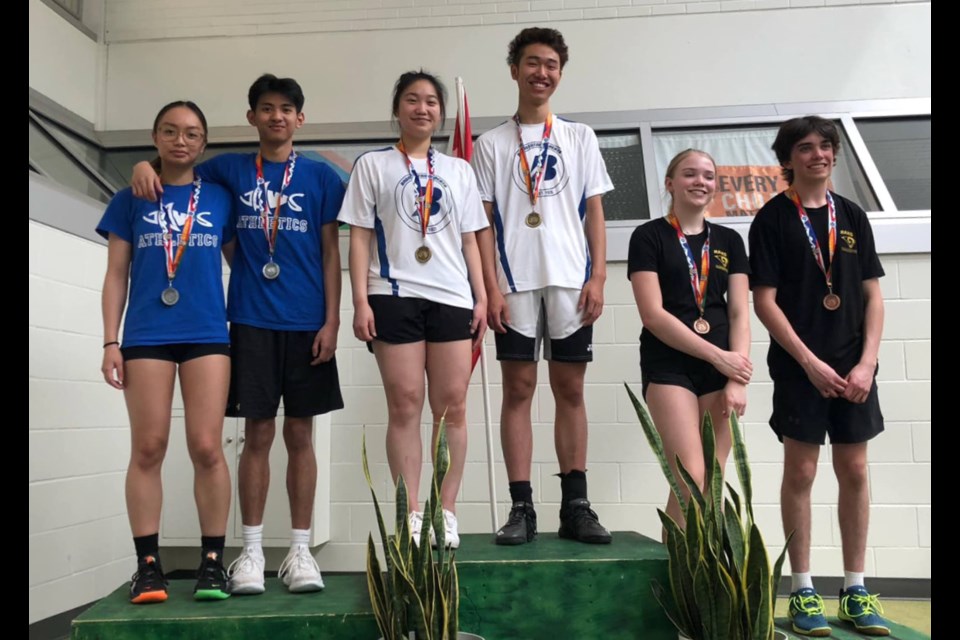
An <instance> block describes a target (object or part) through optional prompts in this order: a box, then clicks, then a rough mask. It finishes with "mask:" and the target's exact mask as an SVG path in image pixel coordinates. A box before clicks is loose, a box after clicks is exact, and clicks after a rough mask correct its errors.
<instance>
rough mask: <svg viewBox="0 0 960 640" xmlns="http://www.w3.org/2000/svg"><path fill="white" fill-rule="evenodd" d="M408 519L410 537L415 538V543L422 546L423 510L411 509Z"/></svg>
mask: <svg viewBox="0 0 960 640" xmlns="http://www.w3.org/2000/svg"><path fill="white" fill-rule="evenodd" d="M407 521H408V522H409V523H410V537H412V538H413V544H415V545H417V546H418V547H419V546H420V532H421V531H423V511H411V512H410V513H409V514H407Z"/></svg>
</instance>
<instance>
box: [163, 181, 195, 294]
mask: <svg viewBox="0 0 960 640" xmlns="http://www.w3.org/2000/svg"><path fill="white" fill-rule="evenodd" d="M159 200H160V210H159V211H158V212H157V223H158V224H159V225H160V230H161V231H162V232H163V236H162V237H163V252H164V254H165V256H166V263H167V279H168V280H169V281H170V283H171V284H173V279H174V278H175V277H176V275H177V268H178V267H179V266H180V260H182V259H183V252H184V251H185V250H186V248H187V244H189V242H190V229H192V228H193V218H194V216H195V215H196V213H197V203H198V202H199V201H200V178H199V177H198V178H196V179H194V181H193V194H192V195H191V196H190V203H189V204H188V205H187V221H186V222H185V223H184V224H183V229H182V231H181V232H180V240H179V241H178V242H177V254H176V256H174V254H173V234H172V233H170V224H169V222H168V221H167V214H166V210H165V209H164V208H163V196H160V198H159Z"/></svg>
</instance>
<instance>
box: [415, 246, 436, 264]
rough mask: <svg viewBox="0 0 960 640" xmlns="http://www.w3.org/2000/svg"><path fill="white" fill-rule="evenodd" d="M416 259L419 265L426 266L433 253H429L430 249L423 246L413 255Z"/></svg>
mask: <svg viewBox="0 0 960 640" xmlns="http://www.w3.org/2000/svg"><path fill="white" fill-rule="evenodd" d="M413 255H414V257H416V259H417V262H419V263H420V264H426V263H427V262H428V261H429V260H430V258H432V257H433V252H432V251H430V247H428V246H426V245H424V246H422V247H420V248H419V249H417V251H416V253H414V254H413Z"/></svg>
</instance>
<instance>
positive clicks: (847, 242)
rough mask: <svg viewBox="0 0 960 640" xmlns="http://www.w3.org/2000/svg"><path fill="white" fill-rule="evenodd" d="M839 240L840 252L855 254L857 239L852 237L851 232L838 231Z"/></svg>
mask: <svg viewBox="0 0 960 640" xmlns="http://www.w3.org/2000/svg"><path fill="white" fill-rule="evenodd" d="M840 240H841V241H842V243H841V245H840V250H841V251H843V252H844V253H857V239H856V237H854V235H853V231H847V230H846V229H840Z"/></svg>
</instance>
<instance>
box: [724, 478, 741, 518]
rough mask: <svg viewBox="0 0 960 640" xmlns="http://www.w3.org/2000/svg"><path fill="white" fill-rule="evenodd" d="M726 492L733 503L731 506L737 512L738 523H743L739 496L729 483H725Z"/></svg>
mask: <svg viewBox="0 0 960 640" xmlns="http://www.w3.org/2000/svg"><path fill="white" fill-rule="evenodd" d="M726 485H727V492H728V493H729V494H730V499H731V500H732V501H733V506H734V507H735V508H736V510H737V517H738V518H739V519H740V521H741V522H742V521H743V510H742V509H741V508H740V494H739V493H737V490H736V489H734V488H733V485H732V484H730V483H729V482H727V483H726Z"/></svg>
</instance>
